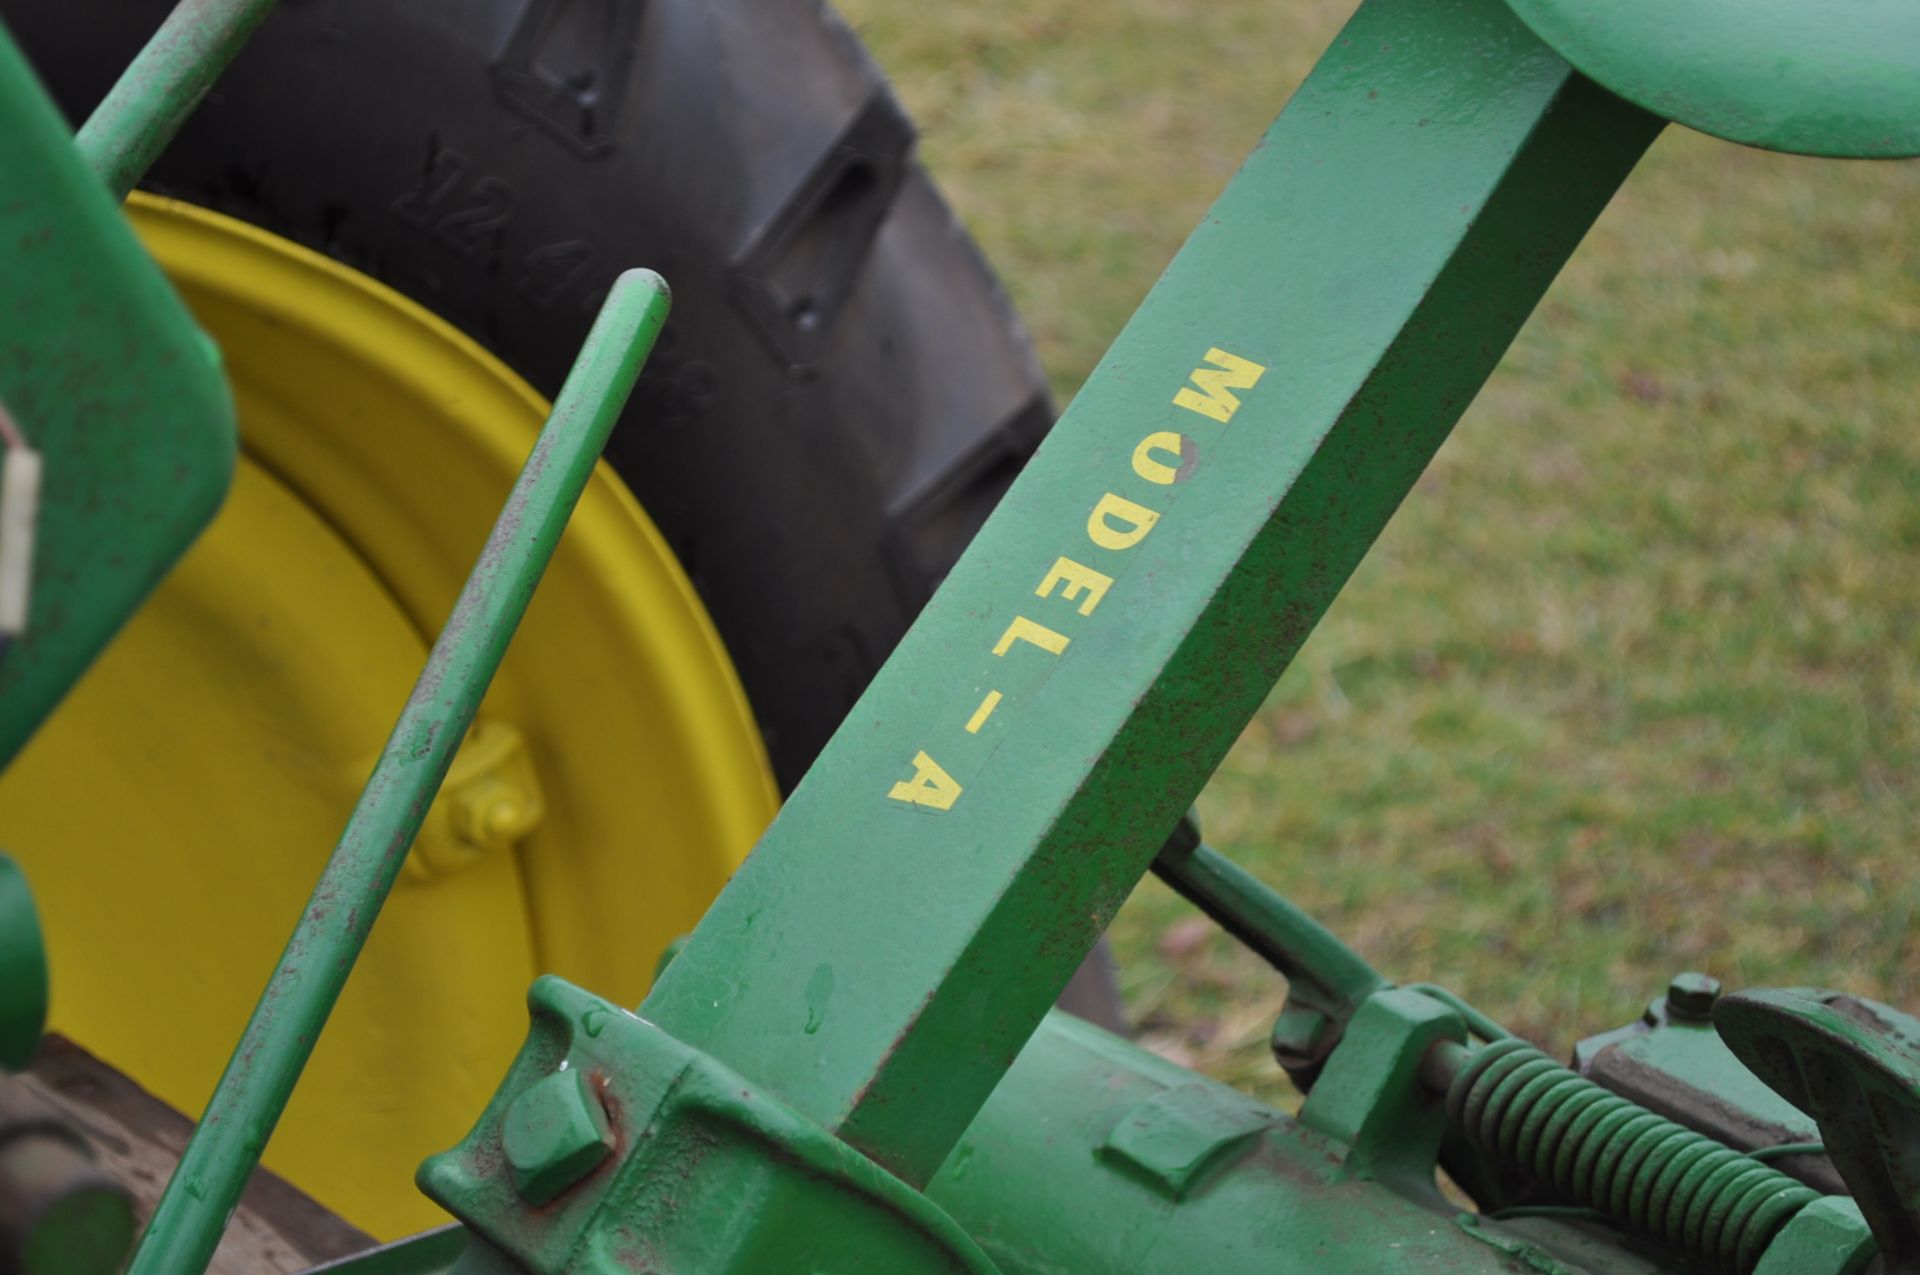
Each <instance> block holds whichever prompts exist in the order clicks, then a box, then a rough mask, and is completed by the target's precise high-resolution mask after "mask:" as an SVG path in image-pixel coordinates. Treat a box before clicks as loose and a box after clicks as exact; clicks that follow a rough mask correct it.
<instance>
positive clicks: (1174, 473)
mask: <svg viewBox="0 0 1920 1275" xmlns="http://www.w3.org/2000/svg"><path fill="white" fill-rule="evenodd" d="M1181 393H1183V394H1184V393H1186V391H1185V390H1182V391H1181ZM1155 452H1171V453H1172V454H1173V461H1174V463H1173V464H1171V465H1169V464H1167V463H1166V462H1165V461H1158V460H1155V459H1154V458H1153V454H1154V453H1155ZM1186 458H1187V440H1186V439H1185V438H1183V437H1182V436H1181V435H1179V434H1176V433H1174V432H1173V431H1172V430H1170V429H1163V430H1161V431H1160V432H1159V433H1157V434H1148V435H1147V436H1146V437H1145V438H1143V439H1141V440H1140V445H1139V446H1138V447H1136V448H1134V449H1133V472H1134V473H1136V474H1138V475H1140V476H1141V477H1142V478H1144V479H1146V480H1147V481H1148V482H1150V483H1158V484H1159V485H1160V486H1162V487H1165V486H1166V485H1167V484H1169V483H1172V482H1177V481H1178V480H1179V478H1180V468H1179V467H1180V466H1181V465H1183V464H1185V463H1186Z"/></svg>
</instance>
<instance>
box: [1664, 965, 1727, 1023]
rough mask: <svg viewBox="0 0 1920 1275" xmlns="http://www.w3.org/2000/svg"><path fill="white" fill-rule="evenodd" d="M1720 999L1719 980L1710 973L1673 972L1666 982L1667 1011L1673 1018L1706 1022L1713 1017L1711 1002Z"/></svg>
mask: <svg viewBox="0 0 1920 1275" xmlns="http://www.w3.org/2000/svg"><path fill="white" fill-rule="evenodd" d="M1719 999H1720V980H1719V979H1717V978H1715V977H1713V976H1712V975H1711V974H1697V973H1694V972H1692V971H1688V972H1687V973H1685V974H1675V975H1674V976H1673V981H1672V982H1670V983H1668V984H1667V1013H1668V1015H1669V1016H1670V1017H1673V1018H1685V1019H1691V1020H1694V1021H1696V1022H1702V1023H1704V1022H1707V1021H1709V1020H1711V1019H1712V1018H1713V1003H1714V1002H1715V1001H1717V1000H1719Z"/></svg>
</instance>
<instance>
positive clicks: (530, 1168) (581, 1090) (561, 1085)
mask: <svg viewBox="0 0 1920 1275" xmlns="http://www.w3.org/2000/svg"><path fill="white" fill-rule="evenodd" d="M500 1148H501V1150H502V1151H504V1152H505V1153H506V1157H507V1171H508V1172H509V1173H510V1174H511V1175H512V1177H513V1186H514V1189H515V1190H516V1191H518V1192H520V1198H521V1199H523V1200H525V1201H526V1202H527V1203H528V1204H531V1205H533V1206H534V1207H535V1208H538V1207H540V1206H541V1205H543V1204H547V1203H550V1202H551V1201H553V1200H556V1199H558V1198H559V1197H560V1196H561V1195H563V1194H565V1193H566V1191H567V1190H568V1189H569V1188H571V1187H572V1186H574V1185H575V1184H576V1183H578V1182H579V1181H580V1180H581V1179H582V1178H584V1177H586V1176H587V1174H589V1173H591V1172H593V1171H594V1170H595V1169H596V1168H598V1167H599V1166H600V1163H601V1161H603V1160H605V1159H606V1158H607V1157H608V1156H609V1155H611V1154H612V1153H613V1130H612V1128H611V1127H609V1125H608V1124H607V1113H606V1111H605V1109H604V1108H602V1107H601V1105H600V1100H599V1098H597V1097H596V1096H594V1093H593V1089H592V1088H591V1086H590V1085H589V1084H588V1083H587V1078H586V1076H585V1074H584V1073H582V1072H580V1071H577V1070H568V1071H556V1072H554V1073H553V1074H552V1075H551V1076H548V1077H546V1078H545V1079H543V1080H540V1081H537V1082H535V1083H534V1084H532V1085H530V1086H528V1087H527V1089H526V1090H525V1091H524V1092H523V1093H521V1095H520V1096H519V1097H518V1098H515V1099H514V1100H513V1104H512V1105H511V1106H509V1107H508V1108H507V1114H506V1116H505V1117H504V1118H503V1119H502V1120H501V1122H500Z"/></svg>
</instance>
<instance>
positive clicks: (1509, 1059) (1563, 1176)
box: [1447, 1039, 1820, 1275]
mask: <svg viewBox="0 0 1920 1275" xmlns="http://www.w3.org/2000/svg"><path fill="white" fill-rule="evenodd" d="M1447 1115H1448V1118H1449V1119H1450V1120H1451V1121H1452V1123H1453V1126H1454V1128H1456V1129H1458V1130H1459V1131H1460V1132H1461V1133H1462V1134H1464V1135H1465V1136H1466V1137H1467V1138H1468V1139H1469V1140H1470V1141H1472V1142H1474V1143H1476V1144H1478V1145H1479V1146H1481V1147H1483V1148H1484V1149H1486V1150H1488V1151H1491V1152H1493V1153H1495V1154H1497V1155H1499V1156H1500V1157H1502V1158H1503V1159H1505V1160H1507V1161H1509V1162H1510V1163H1513V1164H1515V1165H1518V1166H1521V1167H1522V1168H1524V1169H1526V1170H1528V1171H1529V1172H1531V1173H1532V1174H1533V1175H1535V1176H1536V1177H1538V1178H1540V1179H1541V1180H1542V1181H1544V1182H1547V1183H1551V1184H1552V1186H1553V1187H1554V1188H1555V1189H1556V1190H1558V1191H1559V1192H1560V1193H1561V1194H1563V1195H1565V1196H1567V1197H1569V1198H1571V1199H1575V1200H1578V1201H1580V1202H1581V1203H1583V1204H1585V1205H1588V1206H1589V1207H1591V1208H1593V1209H1595V1210H1597V1211H1598V1212H1600V1213H1604V1214H1606V1215H1607V1216H1609V1217H1611V1218H1613V1219H1614V1220H1616V1221H1618V1222H1621V1223H1623V1224H1625V1225H1627V1226H1629V1227H1631V1228H1633V1229H1635V1230H1637V1231H1639V1232H1640V1233H1642V1234H1644V1235H1649V1236H1651V1237H1653V1238H1655V1239H1658V1240H1661V1241H1663V1242H1665V1243H1667V1244H1670V1245H1672V1246H1673V1247H1675V1248H1677V1249H1679V1250H1680V1251H1682V1252H1684V1253H1686V1254H1687V1255H1689V1256H1691V1257H1693V1258H1694V1259H1696V1260H1698V1261H1700V1262H1703V1263H1705V1264H1707V1265H1709V1266H1712V1267H1715V1268H1716V1269H1719V1270H1725V1271H1733V1272H1737V1273H1738V1275H1748V1273H1749V1272H1751V1271H1752V1270H1753V1268H1754V1266H1755V1264H1756V1263H1758V1262H1759V1260H1760V1255H1761V1253H1762V1252H1764V1251H1765V1250H1766V1247H1767V1244H1768V1242H1769V1241H1771V1240H1772V1239H1773V1236H1774V1233H1775V1232H1776V1231H1778V1230H1779V1229H1780V1228H1781V1227H1782V1226H1784V1225H1785V1224H1786V1222H1787V1219H1788V1218H1790V1217H1792V1216H1793V1215H1794V1214H1795V1213H1797V1212H1799V1211H1800V1210H1801V1209H1802V1208H1803V1207H1805V1206H1806V1205H1808V1204H1810V1203H1812V1202H1813V1201H1814V1200H1817V1199H1819V1198H1820V1197H1819V1194H1818V1193H1817V1192H1815V1191H1813V1190H1811V1189H1809V1188H1808V1187H1806V1186H1803V1185H1801V1184H1800V1183H1799V1182H1796V1181H1795V1180H1794V1179H1792V1178H1790V1177H1788V1176H1787V1175H1786V1174H1784V1173H1781V1172H1780V1171H1778V1170H1777V1169H1770V1168H1768V1167H1767V1166H1766V1165H1764V1164H1761V1163H1759V1162H1757V1161H1755V1160H1752V1159H1749V1158H1748V1157H1746V1156H1744V1155H1742V1154H1741V1153H1740V1152H1738V1151H1735V1150H1733V1149H1731V1148H1729V1147H1726V1146H1723V1145H1721V1144H1720V1143H1718V1142H1715V1141H1714V1140H1713V1139H1711V1138H1708V1137H1705V1136H1703V1135H1701V1134H1698V1133H1695V1132H1694V1131H1693V1130H1691V1129H1687V1128H1683V1127H1682V1126H1680V1125H1677V1124H1675V1123H1673V1121H1671V1120H1665V1119H1662V1118H1661V1117H1659V1116H1656V1115H1654V1114H1653V1113H1652V1112H1651V1111H1648V1110H1647V1109H1646V1108H1645V1107H1642V1106H1640V1105H1638V1104H1637V1103H1634V1102H1631V1101H1629V1100H1628V1099H1626V1098H1622V1097H1621V1096H1620V1095H1618V1094H1616V1093H1612V1092H1610V1091H1608V1090H1606V1089H1602V1088H1601V1087H1600V1086H1599V1085H1596V1084H1594V1083H1593V1082H1592V1081H1590V1080H1587V1079H1585V1078H1584V1077H1582V1076H1579V1075H1577V1074H1575V1073H1574V1072H1572V1071H1570V1070H1568V1069H1567V1068H1565V1067H1563V1066H1561V1065H1560V1064H1559V1063H1557V1062H1555V1061H1554V1060H1553V1059H1551V1058H1549V1057H1548V1056H1547V1055H1545V1054H1543V1053H1541V1052H1540V1051H1539V1050H1538V1049H1535V1048H1534V1047H1533V1046H1531V1045H1529V1044H1527V1043H1526V1042H1525V1041H1522V1040H1514V1039H1508V1040H1497V1041H1494V1042H1493V1043H1491V1044H1489V1045H1487V1046H1486V1047H1485V1048H1483V1049H1481V1050H1479V1051H1477V1052H1476V1053H1475V1054H1474V1055H1473V1056H1472V1058H1471V1059H1469V1060H1468V1061H1467V1063H1466V1064H1465V1065H1464V1066H1462V1067H1461V1069H1460V1071H1459V1074H1458V1075H1456V1076H1455V1077H1454V1080H1453V1083H1452V1085H1451V1086H1450V1087H1449V1089H1448V1091H1447Z"/></svg>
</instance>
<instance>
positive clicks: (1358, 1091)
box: [1300, 988, 1467, 1204]
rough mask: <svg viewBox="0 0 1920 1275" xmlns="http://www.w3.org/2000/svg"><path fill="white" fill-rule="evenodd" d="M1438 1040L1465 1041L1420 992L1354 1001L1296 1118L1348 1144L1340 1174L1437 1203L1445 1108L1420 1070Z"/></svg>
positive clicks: (1463, 1030) (1446, 1014)
mask: <svg viewBox="0 0 1920 1275" xmlns="http://www.w3.org/2000/svg"><path fill="white" fill-rule="evenodd" d="M1443 1040H1445V1041H1452V1042H1454V1043H1455V1044H1461V1045H1464V1044H1465V1043H1466V1040H1467V1025H1466V1024H1465V1023H1464V1022H1463V1021H1461V1018H1460V1016H1459V1015H1458V1014H1456V1013H1454V1012H1453V1011H1452V1010H1451V1009H1448V1008H1447V1007H1446V1006H1444V1005H1442V1004H1440V1003H1439V1002H1438V1001H1435V1000H1434V999H1432V998H1431V997H1428V996H1424V995H1422V994H1421V993H1419V992H1415V991H1408V990H1406V989H1404V988H1395V989H1392V990H1388V991H1382V992H1375V993H1374V994H1373V995H1372V996H1369V997H1368V998H1367V1000H1366V1002H1365V1003H1364V1004H1362V1005H1361V1006H1360V1011H1359V1012H1358V1013H1357V1014H1355V1015H1354V1017H1353V1021H1352V1022H1351V1023H1349V1024H1348V1025H1347V1031H1346V1035H1345V1036H1344V1037H1343V1038H1342V1039H1341V1041H1340V1047H1339V1048H1338V1049H1336V1050H1334V1051H1333V1057H1331V1058H1330V1059H1328V1060H1327V1066H1326V1070H1325V1071H1323V1072H1322V1073H1321V1075H1320V1080H1319V1083H1318V1084H1316V1085H1314V1087H1313V1092H1312V1093H1310V1094H1308V1095H1307V1101H1306V1103H1305V1105H1304V1106H1302V1107H1301V1108H1300V1119H1301V1121H1302V1123H1304V1124H1306V1125H1308V1126H1309V1127H1311V1128H1314V1129H1318V1130H1319V1131H1320V1132H1322V1133H1324V1134H1326V1135H1328V1136H1329V1137H1332V1138H1337V1139H1339V1140H1340V1141H1341V1142H1344V1143H1346V1144H1347V1146H1348V1151H1347V1154H1346V1158H1345V1161H1344V1164H1343V1166H1342V1168H1343V1171H1344V1172H1346V1173H1348V1174H1350V1175H1352V1176H1354V1177H1361V1178H1371V1179H1373V1180H1374V1181H1378V1182H1385V1183H1387V1184H1388V1185H1390V1186H1392V1187H1393V1188H1394V1189H1395V1190H1397V1191H1399V1192H1400V1193H1401V1194H1402V1195H1406V1196H1409V1197H1412V1198H1416V1199H1417V1198H1421V1197H1429V1198H1431V1199H1432V1200H1433V1201H1434V1202H1435V1203H1436V1204H1437V1203H1439V1200H1440V1189H1439V1187H1438V1185H1436V1183H1435V1182H1434V1173H1433V1170H1434V1164H1435V1161H1436V1160H1437V1159H1438V1157H1439V1154H1440V1139H1441V1136H1442V1135H1443V1134H1444V1133H1445V1132H1446V1128H1447V1112H1446V1108H1445V1106H1444V1105H1443V1104H1442V1103H1441V1102H1440V1101H1439V1100H1438V1098H1437V1097H1436V1096H1435V1095H1434V1094H1433V1093H1431V1092H1429V1091H1428V1090H1427V1088H1426V1086H1424V1085H1423V1084H1421V1083H1420V1068H1421V1064H1422V1063H1423V1062H1424V1061H1425V1060H1426V1057H1427V1054H1428V1053H1429V1052H1430V1051H1431V1050H1432V1049H1433V1047H1434V1046H1435V1045H1437V1044H1439V1043H1440V1042H1441V1041H1443Z"/></svg>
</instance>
